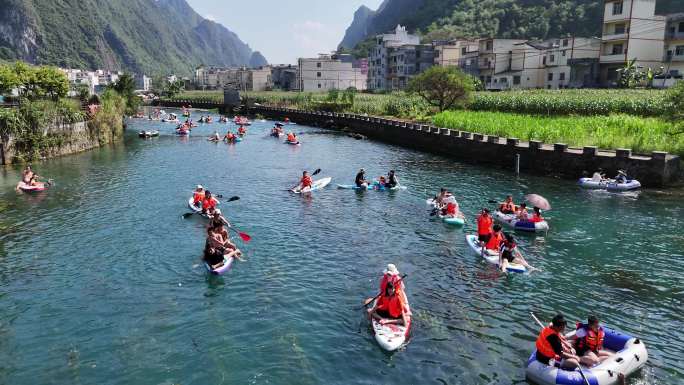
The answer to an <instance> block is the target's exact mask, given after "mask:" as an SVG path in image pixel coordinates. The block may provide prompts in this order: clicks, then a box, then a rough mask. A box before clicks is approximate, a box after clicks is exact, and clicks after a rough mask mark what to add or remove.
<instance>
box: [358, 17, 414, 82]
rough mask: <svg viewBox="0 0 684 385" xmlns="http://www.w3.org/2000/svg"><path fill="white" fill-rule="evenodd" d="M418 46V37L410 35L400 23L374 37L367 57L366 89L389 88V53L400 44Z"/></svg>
mask: <svg viewBox="0 0 684 385" xmlns="http://www.w3.org/2000/svg"><path fill="white" fill-rule="evenodd" d="M406 45H408V46H418V45H420V38H419V37H418V36H416V35H411V34H409V33H408V32H407V31H406V27H402V26H400V25H398V26H397V28H396V29H395V30H394V33H386V34H382V35H377V36H376V37H375V46H374V47H373V48H371V50H370V55H369V57H368V89H370V90H387V89H389V88H390V86H391V84H390V77H389V67H390V63H389V60H390V53H391V51H392V50H394V49H396V48H399V47H401V46H406Z"/></svg>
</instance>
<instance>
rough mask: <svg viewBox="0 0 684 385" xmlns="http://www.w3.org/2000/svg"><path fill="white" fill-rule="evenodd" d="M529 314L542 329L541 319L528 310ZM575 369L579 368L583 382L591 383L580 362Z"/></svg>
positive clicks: (587, 384)
mask: <svg viewBox="0 0 684 385" xmlns="http://www.w3.org/2000/svg"><path fill="white" fill-rule="evenodd" d="M530 315H531V316H532V318H534V320H535V321H537V323H538V324H539V327H541V328H542V329H544V324H543V323H541V321H540V320H539V318H537V316H535V315H534V313H532V312H530ZM577 369H578V370H579V372H580V375H581V376H582V379H583V380H584V383H585V384H586V385H591V384H589V380H587V376H585V375H584V372H583V371H582V364H580V366H578V367H577Z"/></svg>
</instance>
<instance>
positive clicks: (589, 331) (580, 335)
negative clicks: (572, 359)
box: [574, 315, 614, 368]
mask: <svg viewBox="0 0 684 385" xmlns="http://www.w3.org/2000/svg"><path fill="white" fill-rule="evenodd" d="M605 335H606V334H605V332H604V330H603V328H602V327H601V325H600V324H599V320H598V318H597V317H596V316H593V315H590V316H589V318H588V319H587V323H586V324H582V323H581V322H578V323H577V332H576V333H575V336H574V338H575V349H576V350H577V356H579V357H580V363H582V365H584V366H586V367H588V368H591V367H592V366H594V365H597V364H600V363H601V362H603V361H605V360H606V359H608V358H610V357H612V356H613V355H614V353H611V352H609V351H607V350H603V341H604V339H605Z"/></svg>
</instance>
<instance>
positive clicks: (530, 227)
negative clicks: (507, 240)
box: [492, 210, 549, 233]
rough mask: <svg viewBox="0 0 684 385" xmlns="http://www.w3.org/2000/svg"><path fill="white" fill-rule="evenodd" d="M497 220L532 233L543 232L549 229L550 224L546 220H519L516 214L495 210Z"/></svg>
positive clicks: (494, 215)
mask: <svg viewBox="0 0 684 385" xmlns="http://www.w3.org/2000/svg"><path fill="white" fill-rule="evenodd" d="M492 217H493V218H494V220H495V221H497V222H500V223H501V224H503V225H504V226H507V227H510V228H512V229H514V230H519V231H527V232H532V233H535V232H536V233H543V232H545V231H548V230H549V224H548V222H546V221H541V222H536V223H535V222H530V221H519V220H518V219H517V218H516V217H515V214H504V213H502V212H501V211H498V210H497V211H495V212H494V214H493V215H492Z"/></svg>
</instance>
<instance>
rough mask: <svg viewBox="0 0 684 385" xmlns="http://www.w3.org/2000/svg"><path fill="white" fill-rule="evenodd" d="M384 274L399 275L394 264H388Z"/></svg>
mask: <svg viewBox="0 0 684 385" xmlns="http://www.w3.org/2000/svg"><path fill="white" fill-rule="evenodd" d="M385 274H389V275H399V270H397V267H396V266H394V264H392V263H390V264H388V265H387V269H386V270H385Z"/></svg>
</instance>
